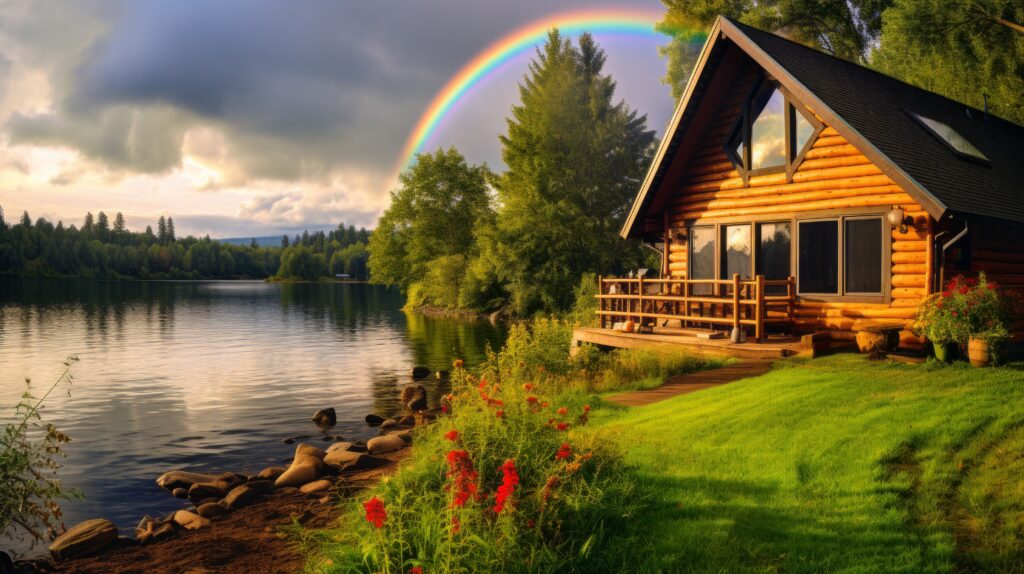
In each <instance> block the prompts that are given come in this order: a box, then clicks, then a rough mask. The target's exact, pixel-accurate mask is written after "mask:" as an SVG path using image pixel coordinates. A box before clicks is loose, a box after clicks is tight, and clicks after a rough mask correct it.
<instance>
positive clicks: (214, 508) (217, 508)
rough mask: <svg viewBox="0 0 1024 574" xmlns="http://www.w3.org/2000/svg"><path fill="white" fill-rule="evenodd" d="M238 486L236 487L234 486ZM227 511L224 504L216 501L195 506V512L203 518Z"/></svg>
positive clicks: (213, 516)
mask: <svg viewBox="0 0 1024 574" xmlns="http://www.w3.org/2000/svg"><path fill="white" fill-rule="evenodd" d="M236 488H238V487H236ZM228 512H229V509H228V507H227V506H226V505H223V504H218V503H216V502H207V503H206V504H201V505H199V506H198V507H196V514H198V515H199V516H202V517H203V518H216V517H218V516H224V515H225V514H227V513H228Z"/></svg>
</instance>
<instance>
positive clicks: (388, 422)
mask: <svg viewBox="0 0 1024 574" xmlns="http://www.w3.org/2000/svg"><path fill="white" fill-rule="evenodd" d="M397 426H398V421H396V420H395V419H388V420H386V421H384V422H382V423H380V429H381V430H387V429H393V428H395V427H397Z"/></svg>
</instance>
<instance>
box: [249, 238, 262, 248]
mask: <svg viewBox="0 0 1024 574" xmlns="http://www.w3.org/2000/svg"><path fill="white" fill-rule="evenodd" d="M249 247H252V248H253V249H259V247H260V244H259V243H256V238H255V237H253V238H252V241H251V242H250V243H249Z"/></svg>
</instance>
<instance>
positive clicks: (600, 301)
mask: <svg viewBox="0 0 1024 574" xmlns="http://www.w3.org/2000/svg"><path fill="white" fill-rule="evenodd" d="M601 295H604V276H603V275H598V276H597V316H598V317H600V318H599V319H598V325H599V326H600V327H601V328H602V329H604V313H603V311H604V297H601Z"/></svg>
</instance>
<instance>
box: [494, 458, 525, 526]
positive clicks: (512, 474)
mask: <svg viewBox="0 0 1024 574" xmlns="http://www.w3.org/2000/svg"><path fill="white" fill-rule="evenodd" d="M501 474H502V477H501V486H499V487H498V493H497V495H496V497H495V500H494V512H495V514H501V511H502V510H504V509H505V504H506V503H508V502H509V499H510V498H512V494H513V493H515V490H516V485H517V484H519V473H518V472H516V461H514V460H512V459H509V460H506V461H505V464H503V465H501Z"/></svg>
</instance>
